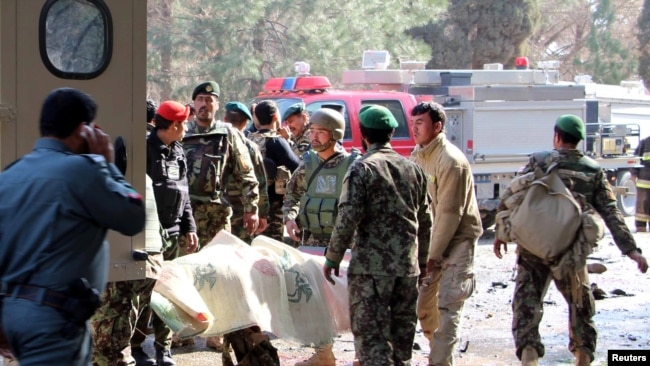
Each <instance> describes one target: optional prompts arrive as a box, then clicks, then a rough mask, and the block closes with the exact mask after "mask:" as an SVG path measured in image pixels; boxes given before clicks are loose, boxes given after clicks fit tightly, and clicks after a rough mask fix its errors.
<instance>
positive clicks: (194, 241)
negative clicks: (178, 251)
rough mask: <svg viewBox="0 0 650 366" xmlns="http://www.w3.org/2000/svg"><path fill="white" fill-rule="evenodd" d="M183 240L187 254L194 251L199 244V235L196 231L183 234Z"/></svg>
mask: <svg viewBox="0 0 650 366" xmlns="http://www.w3.org/2000/svg"><path fill="white" fill-rule="evenodd" d="M185 242H186V244H185V251H186V252H187V254H190V253H194V252H196V248H197V247H198V246H199V237H198V236H197V235H196V233H187V234H185Z"/></svg>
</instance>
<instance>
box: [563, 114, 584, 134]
mask: <svg viewBox="0 0 650 366" xmlns="http://www.w3.org/2000/svg"><path fill="white" fill-rule="evenodd" d="M555 126H556V127H557V128H558V129H560V130H562V131H564V132H566V133H568V134H569V135H571V136H573V137H577V138H579V139H580V140H584V139H585V138H586V134H587V132H586V130H585V124H584V122H582V119H581V118H580V117H578V116H576V115H573V114H563V115H561V116H559V117H558V118H557V121H555Z"/></svg>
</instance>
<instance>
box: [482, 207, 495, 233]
mask: <svg viewBox="0 0 650 366" xmlns="http://www.w3.org/2000/svg"><path fill="white" fill-rule="evenodd" d="M496 219H497V213H496V212H495V211H487V210H481V226H483V230H487V229H488V228H490V227H491V226H492V225H494V224H495V222H496Z"/></svg>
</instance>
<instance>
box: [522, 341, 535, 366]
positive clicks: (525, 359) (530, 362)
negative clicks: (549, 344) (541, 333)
mask: <svg viewBox="0 0 650 366" xmlns="http://www.w3.org/2000/svg"><path fill="white" fill-rule="evenodd" d="M538 358H539V355H538V354H537V350H536V349H535V348H534V347H533V346H526V347H524V350H523V351H522V352H521V366H537V365H538V364H537V359H538Z"/></svg>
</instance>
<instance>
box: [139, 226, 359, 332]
mask: <svg viewBox="0 0 650 366" xmlns="http://www.w3.org/2000/svg"><path fill="white" fill-rule="evenodd" d="M324 261H325V259H324V257H322V256H315V255H311V254H307V253H303V252H300V251H298V250H296V249H294V248H291V247H289V246H288V245H286V244H284V243H281V242H278V241H276V240H273V239H270V238H268V237H265V236H259V237H257V238H255V239H254V240H253V243H252V245H251V246H249V245H247V244H246V243H244V242H242V241H241V240H239V239H238V238H236V237H235V236H233V235H231V234H230V233H228V232H225V231H221V232H219V233H218V234H217V235H216V236H215V237H214V239H213V240H212V241H211V242H210V244H208V245H207V246H206V247H205V248H203V249H201V251H200V252H198V253H194V254H190V255H186V256H183V257H180V258H177V259H175V260H173V261H172V262H169V263H171V265H169V264H164V265H163V269H162V273H161V275H160V278H159V279H158V282H157V284H156V287H155V291H156V292H158V293H159V294H160V295H162V296H163V297H164V298H166V299H167V300H169V302H170V303H172V306H174V307H175V310H176V312H178V313H180V312H185V313H186V314H190V318H192V317H196V314H203V315H201V316H202V317H204V319H205V318H207V319H208V320H207V322H206V323H208V324H209V325H207V329H205V331H203V332H202V333H200V335H201V336H206V337H207V336H213V335H221V334H224V333H228V332H232V331H235V330H238V329H243V328H247V327H250V326H252V325H258V326H259V327H260V328H262V330H264V331H268V332H271V333H273V334H274V335H276V336H277V337H279V338H283V339H286V340H292V341H295V342H299V343H301V344H315V345H318V344H323V343H328V342H331V339H332V338H333V337H334V336H336V335H337V334H338V333H340V332H345V331H349V329H350V318H349V311H348V309H349V308H348V294H347V279H346V275H347V273H346V272H347V262H343V263H342V264H341V271H340V274H341V277H334V279H335V281H336V285H335V286H332V285H331V284H330V283H328V282H327V281H326V280H325V277H324V276H323V274H322V266H323V263H324ZM166 272H172V273H166ZM170 278H171V279H174V280H173V281H170V280H168V279H170ZM190 283H191V284H193V285H194V286H193V287H192V286H190V285H189V284H190ZM197 292H198V294H199V295H200V296H196V293H197ZM199 298H200V299H199ZM152 300H153V298H152ZM201 300H202V301H203V303H199V302H200V301H201ZM165 306H166V307H167V308H169V303H166V304H165ZM152 308H154V310H156V312H157V313H158V314H159V315H161V318H162V319H163V320H165V322H166V323H167V324H168V325H170V327H172V325H173V327H172V330H174V328H176V330H177V331H179V330H180V331H179V333H180V334H179V336H181V337H183V336H185V337H188V336H191V335H195V334H197V333H198V332H200V331H201V330H202V329H201V328H205V327H201V326H197V324H196V321H195V322H193V324H188V325H187V327H186V329H187V332H186V333H183V331H182V330H183V327H179V325H178V323H179V321H180V322H183V320H179V319H170V318H169V317H170V314H171V313H172V312H169V311H160V306H157V304H156V301H152ZM206 308H207V309H208V310H209V313H208V314H204V313H205V310H204V309H206ZM165 317H167V319H165Z"/></svg>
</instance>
